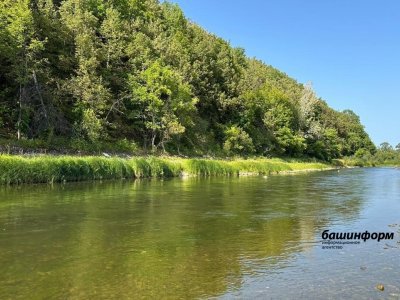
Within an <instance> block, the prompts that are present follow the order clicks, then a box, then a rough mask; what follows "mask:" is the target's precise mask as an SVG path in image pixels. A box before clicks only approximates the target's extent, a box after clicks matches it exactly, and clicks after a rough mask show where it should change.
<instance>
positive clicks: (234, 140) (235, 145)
mask: <svg viewBox="0 0 400 300" xmlns="http://www.w3.org/2000/svg"><path fill="white" fill-rule="evenodd" d="M225 136H226V137H225V142H224V147H223V148H224V150H225V151H226V152H227V153H228V154H241V155H247V154H251V153H252V152H254V146H253V141H252V139H251V137H250V136H249V135H248V134H247V132H246V131H244V130H243V129H242V128H240V127H236V126H231V127H229V128H228V129H227V130H225Z"/></svg>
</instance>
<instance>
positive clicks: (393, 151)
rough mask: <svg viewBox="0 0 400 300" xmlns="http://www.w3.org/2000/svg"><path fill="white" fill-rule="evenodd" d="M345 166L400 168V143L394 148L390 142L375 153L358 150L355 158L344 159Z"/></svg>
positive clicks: (385, 143)
mask: <svg viewBox="0 0 400 300" xmlns="http://www.w3.org/2000/svg"><path fill="white" fill-rule="evenodd" d="M343 162H344V164H346V165H355V166H360V167H373V166H400V143H399V144H397V145H396V147H394V148H393V146H392V145H390V144H389V143H388V142H383V143H382V144H380V146H379V148H378V150H377V151H376V152H374V153H370V152H368V151H365V150H364V149H360V150H358V151H357V152H356V153H355V154H354V155H353V156H351V157H347V158H345V159H344V161H343Z"/></svg>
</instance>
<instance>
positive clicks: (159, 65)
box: [0, 0, 375, 180]
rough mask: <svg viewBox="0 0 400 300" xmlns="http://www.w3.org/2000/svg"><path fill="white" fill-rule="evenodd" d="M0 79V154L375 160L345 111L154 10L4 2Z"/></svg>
mask: <svg viewBox="0 0 400 300" xmlns="http://www.w3.org/2000/svg"><path fill="white" fill-rule="evenodd" d="M0 69H1V72H0V138H2V139H3V142H2V143H3V145H4V144H7V145H8V144H13V143H15V140H18V145H20V144H26V145H28V146H29V145H33V146H34V145H35V144H36V145H38V147H39V146H41V147H43V148H46V149H49V148H52V146H53V145H57V144H60V145H61V148H68V149H72V150H76V151H85V152H89V153H95V152H96V151H99V150H100V149H103V150H106V149H107V150H108V149H111V150H115V151H117V152H118V151H125V152H126V151H127V152H129V153H133V152H135V151H143V153H153V154H155V153H159V152H164V153H165V152H168V153H170V154H185V155H191V156H199V155H204V154H208V155H212V156H215V155H217V156H235V155H240V156H268V157H271V156H291V157H314V158H318V159H322V160H331V159H334V158H338V157H342V156H350V155H353V154H355V153H356V152H357V151H358V150H359V149H364V150H365V151H368V152H373V151H374V150H375V147H374V145H373V143H372V142H371V140H370V139H369V137H368V135H367V134H366V132H365V131H364V128H363V126H362V125H361V123H360V120H359V118H358V116H357V115H356V114H354V113H353V112H352V111H350V110H345V111H342V112H339V111H335V110H333V109H332V108H330V107H329V106H328V105H327V103H326V102H325V101H324V100H323V99H321V98H319V97H318V96H317V95H316V94H315V93H314V91H313V90H312V87H311V86H310V85H303V84H301V83H298V82H297V81H296V80H294V79H292V78H290V77H288V76H287V75H286V74H284V73H282V72H281V71H279V70H277V69H275V68H273V67H271V66H269V65H266V64H264V63H263V62H261V61H258V60H256V59H253V58H248V57H246V55H245V53H244V51H243V49H240V48H233V47H231V46H230V45H229V43H228V42H226V41H224V40H222V39H221V38H219V37H217V36H215V35H213V34H210V33H208V32H206V31H205V30H204V29H202V28H201V27H199V26H198V25H196V24H194V23H193V22H191V21H189V20H187V19H186V18H185V16H184V14H183V12H182V11H181V9H180V8H179V7H178V6H177V5H175V4H171V3H168V2H164V1H163V2H162V3H160V2H159V1H157V0H112V1H105V0H61V1H54V0H38V1H33V0H2V1H0ZM4 141H5V142H4ZM9 141H11V142H9ZM2 152H7V151H2ZM68 153H69V152H68ZM135 154H137V153H135ZM63 159H67V158H63ZM16 160H18V159H17V158H16ZM59 160H62V159H61V158H60V159H57V161H59ZM77 161H79V160H77ZM94 161H95V159H94V158H93V162H94ZM30 163H31V164H32V167H33V166H34V165H35V161H34V160H32V161H30ZM76 163H77V164H79V163H78V162H76ZM108 163H111V161H109V162H108ZM196 164H197V163H195V162H193V167H194V166H196V168H200V169H201V168H202V167H201V162H199V163H198V165H196ZM138 165H140V163H139V162H138ZM120 167H121V166H120ZM120 167H118V168H120ZM219 167H220V166H215V168H216V169H218V168H219ZM49 168H50V166H49ZM76 168H78V167H76ZM118 170H119V169H118ZM87 172H89V173H87V175H84V176H88V177H91V176H92V177H93V176H98V175H94V173H93V174H92V173H90V172H92V171H87ZM99 172H100V173H101V171H99ZM115 172H121V176H125V174H123V172H124V171H117V170H115ZM96 174H97V173H96ZM77 176H78V175H77ZM82 176H83V175H82ZM99 176H100V175H99ZM47 179H48V178H47ZM59 179H60V180H61V178H59Z"/></svg>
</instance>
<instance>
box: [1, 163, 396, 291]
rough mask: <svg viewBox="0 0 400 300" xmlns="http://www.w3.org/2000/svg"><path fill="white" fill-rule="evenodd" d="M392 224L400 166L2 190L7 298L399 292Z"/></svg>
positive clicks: (3, 274) (3, 277)
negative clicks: (332, 242) (377, 236)
mask: <svg viewBox="0 0 400 300" xmlns="http://www.w3.org/2000/svg"><path fill="white" fill-rule="evenodd" d="M394 224H400V170H399V169H353V170H341V171H340V172H337V171H329V172H317V173H309V174H298V175H292V176H269V177H268V178H264V177H244V178H186V179H171V180H140V181H134V182H131V181H117V182H103V183H98V182H97V183H71V184H64V185H53V186H49V185H35V186H20V187H1V188H0V267H1V271H0V299H188V298H189V299H191V298H197V299H198V298H222V299H231V298H237V299H282V298H286V299H313V298H319V299H326V298H347V299H352V298H354V299H360V298H363V299H381V298H382V299H400V296H399V295H400V249H399V246H400V244H399V243H400V242H398V241H399V233H398V231H399V230H400V225H394ZM389 225H390V227H389ZM326 229H329V230H330V231H335V232H360V231H362V232H363V231H365V230H368V231H370V232H375V231H376V232H395V239H394V240H391V241H381V242H379V243H378V242H377V241H367V242H365V243H364V242H362V244H361V245H348V246H345V247H344V248H343V249H341V250H324V249H322V245H321V243H320V241H321V233H322V231H323V230H326ZM379 283H382V284H384V286H385V291H383V292H381V291H378V290H377V289H376V285H377V284H379Z"/></svg>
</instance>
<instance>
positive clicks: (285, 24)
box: [172, 0, 400, 146]
mask: <svg viewBox="0 0 400 300" xmlns="http://www.w3.org/2000/svg"><path fill="white" fill-rule="evenodd" d="M172 2H175V3H178V4H179V6H180V7H181V8H182V9H183V11H184V13H185V15H186V16H187V17H188V18H189V19H190V20H192V21H194V22H195V23H197V24H199V25H200V26H202V27H203V28H205V29H206V30H207V31H209V32H212V33H214V34H216V35H218V36H220V37H222V38H224V39H225V40H228V41H229V42H231V44H232V45H233V46H235V47H241V48H244V49H245V50H246V53H247V55H248V56H250V57H253V56H255V57H257V58H258V59H261V60H263V61H264V62H266V63H267V64H270V65H272V66H274V67H276V68H278V69H280V70H281V71H283V72H285V73H286V74H288V75H289V76H291V77H293V78H295V79H296V80H298V81H299V82H302V83H306V82H308V81H311V82H312V84H313V87H314V89H315V91H316V93H317V94H318V96H320V97H321V98H323V99H324V100H326V101H327V102H328V104H329V105H330V106H331V107H333V108H334V109H337V110H343V109H351V110H353V111H354V112H355V113H356V114H358V115H359V116H360V118H361V122H362V123H363V124H364V125H365V127H366V130H367V132H368V133H369V135H370V137H371V138H372V140H373V141H374V143H375V144H377V145H379V144H380V143H381V142H383V141H388V142H389V143H391V144H392V145H393V146H395V145H397V144H398V143H400V0H380V1H379V0H362V1H361V0H303V1H301V0H273V1H272V0H246V1H245V0H173V1H172Z"/></svg>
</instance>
